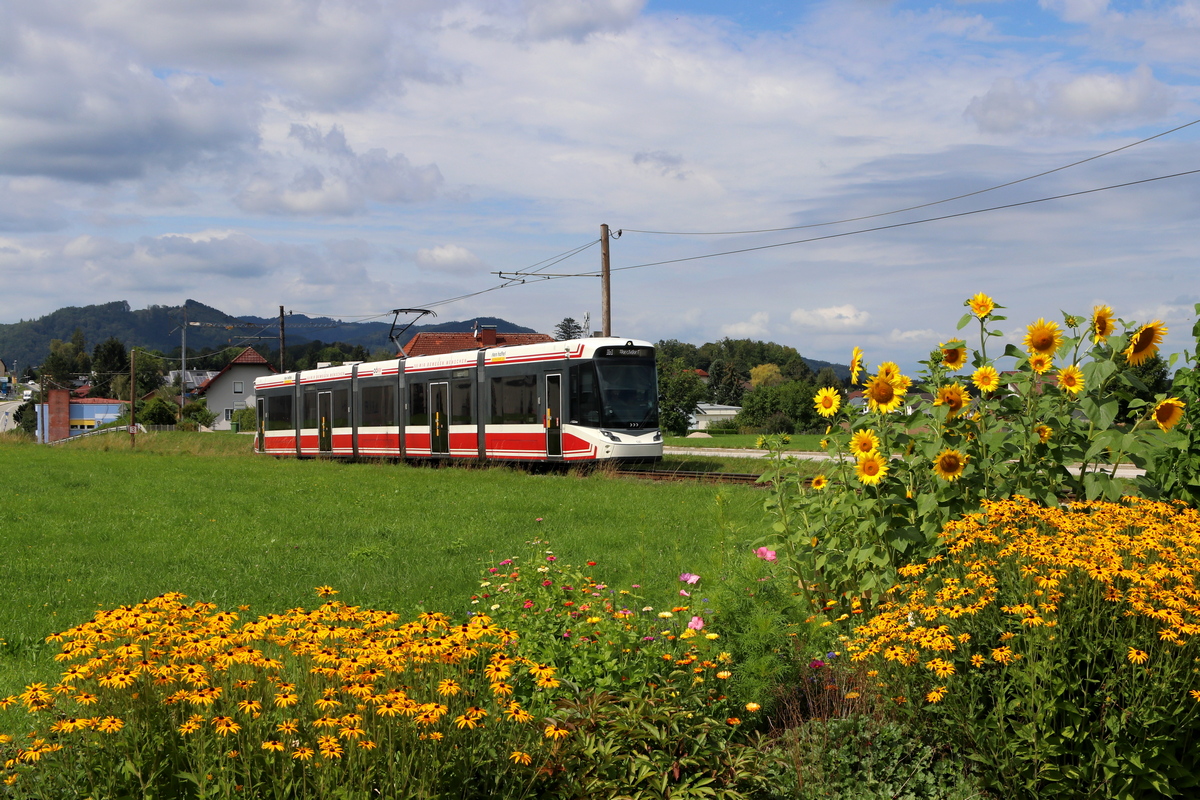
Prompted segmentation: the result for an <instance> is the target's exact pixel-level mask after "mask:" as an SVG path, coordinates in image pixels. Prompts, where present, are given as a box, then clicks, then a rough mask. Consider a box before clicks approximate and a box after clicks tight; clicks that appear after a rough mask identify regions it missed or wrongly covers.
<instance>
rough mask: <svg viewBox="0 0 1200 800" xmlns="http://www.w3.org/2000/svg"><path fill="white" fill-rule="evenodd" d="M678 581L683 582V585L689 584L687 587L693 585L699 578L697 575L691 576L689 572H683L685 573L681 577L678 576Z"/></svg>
mask: <svg viewBox="0 0 1200 800" xmlns="http://www.w3.org/2000/svg"><path fill="white" fill-rule="evenodd" d="M679 580H681V581H683V582H684V583H686V584H689V585H690V584H694V583H695V582H696V581H698V580H700V576H699V575H693V574H692V573H690V572H685V573H683V574H682V575H680V576H679Z"/></svg>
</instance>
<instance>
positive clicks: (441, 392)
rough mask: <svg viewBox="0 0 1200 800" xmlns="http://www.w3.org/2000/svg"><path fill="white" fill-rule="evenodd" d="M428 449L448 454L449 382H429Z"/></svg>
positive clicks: (435, 453) (434, 452)
mask: <svg viewBox="0 0 1200 800" xmlns="http://www.w3.org/2000/svg"><path fill="white" fill-rule="evenodd" d="M429 451H430V452H431V453H432V454H433V455H435V456H436V455H444V456H445V455H450V384H449V383H431V384H429Z"/></svg>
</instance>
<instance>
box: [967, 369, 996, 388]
mask: <svg viewBox="0 0 1200 800" xmlns="http://www.w3.org/2000/svg"><path fill="white" fill-rule="evenodd" d="M971 383H973V384H975V388H976V389H978V390H979V391H981V392H994V391H996V389H998V388H999V387H1000V373H999V372H996V368H995V367H993V366H991V365H987V366H983V367H980V368H979V369H977V370H975V373H974V374H973V375H972V376H971Z"/></svg>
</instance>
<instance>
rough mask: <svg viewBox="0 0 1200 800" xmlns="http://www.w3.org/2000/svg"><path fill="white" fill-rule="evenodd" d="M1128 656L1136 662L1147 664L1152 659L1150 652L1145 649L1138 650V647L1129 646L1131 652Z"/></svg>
mask: <svg viewBox="0 0 1200 800" xmlns="http://www.w3.org/2000/svg"><path fill="white" fill-rule="evenodd" d="M1126 657H1127V658H1128V659H1129V660H1130V661H1131V662H1133V663H1134V664H1145V663H1146V662H1147V661H1149V660H1150V654H1149V653H1147V652H1146V651H1145V650H1138V649H1137V648H1136V647H1131V648H1129V653H1128V654H1126Z"/></svg>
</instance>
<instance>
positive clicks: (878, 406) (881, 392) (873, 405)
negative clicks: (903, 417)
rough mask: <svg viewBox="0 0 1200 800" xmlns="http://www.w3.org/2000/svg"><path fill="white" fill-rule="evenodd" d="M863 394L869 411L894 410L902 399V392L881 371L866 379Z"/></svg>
mask: <svg viewBox="0 0 1200 800" xmlns="http://www.w3.org/2000/svg"><path fill="white" fill-rule="evenodd" d="M863 394H864V395H866V398H867V407H868V408H869V409H870V410H871V411H881V412H884V413H886V412H888V411H895V410H896V409H897V408H899V407H900V403H901V402H902V401H903V400H904V392H903V391H900V390H898V389H897V388H896V385H895V384H894V383H892V382H891V381H889V380H888V379H887V378H885V377H884V376H883V373H880V374H879V375H876V376H875V377H874V378H871V380H869V381H867V385H866V386H865V387H864V388H863Z"/></svg>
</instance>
